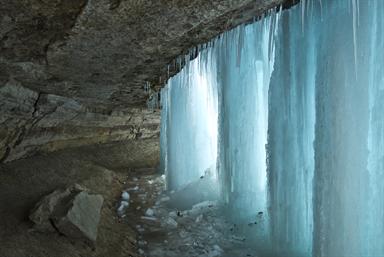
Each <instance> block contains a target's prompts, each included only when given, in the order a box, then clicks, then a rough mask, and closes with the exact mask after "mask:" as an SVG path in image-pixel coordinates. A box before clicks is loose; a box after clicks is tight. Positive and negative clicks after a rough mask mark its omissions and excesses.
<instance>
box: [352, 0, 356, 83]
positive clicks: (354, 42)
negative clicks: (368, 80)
mask: <svg viewBox="0 0 384 257" xmlns="http://www.w3.org/2000/svg"><path fill="white" fill-rule="evenodd" d="M351 1H352V26H353V55H354V62H355V76H356V80H357V39H356V37H357V35H356V33H357V31H356V30H357V19H358V17H357V15H358V7H357V6H356V3H357V2H356V1H357V0H351Z"/></svg>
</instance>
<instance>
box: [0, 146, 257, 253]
mask: <svg viewBox="0 0 384 257" xmlns="http://www.w3.org/2000/svg"><path fill="white" fill-rule="evenodd" d="M135 143H136V144H135ZM137 144H138V142H127V143H125V144H124V143H121V145H120V146H118V147H117V146H116V144H112V145H108V144H105V145H98V146H95V148H90V147H86V148H76V149H67V150H63V151H58V152H55V153H49V154H47V155H41V156H36V157H34V158H30V159H24V160H18V161H14V162H10V163H6V164H1V165H0V206H1V208H0V228H1V229H0V242H1V244H0V256H5V257H86V256H90V257H106V256H108V257H129V256H133V257H136V256H152V257H167V256H169V257H183V256H186V257H194V256H201V257H202V256H208V257H214V256H227V257H237V256H257V255H256V254H255V250H254V249H252V248H251V247H249V244H248V242H247V238H245V237H242V236H239V235H238V233H236V232H237V229H238V227H239V226H240V224H233V223H231V222H229V221H227V220H226V219H225V218H224V217H223V209H222V207H221V206H220V205H218V204H217V202H215V201H205V202H202V203H196V202H195V203H193V202H191V203H193V204H194V205H193V207H192V206H183V207H181V208H178V207H177V204H176V205H175V204H174V202H173V203H172V201H174V199H178V201H179V202H181V201H180V197H183V194H186V195H190V189H188V190H187V191H185V190H184V192H182V191H180V192H173V194H168V193H167V192H166V191H165V190H164V177H163V176H162V175H161V174H159V173H157V171H156V169H155V168H154V167H155V166H156V164H157V162H158V159H157V158H158V152H157V150H156V149H158V145H157V144H158V142H157V141H155V140H144V141H142V142H140V145H137ZM135 152H137V153H136V155H135V154H134V153H135ZM124 154H125V155H126V158H125V159H126V160H124V158H122V156H123V155H124ZM108 160H109V161H108ZM122 160H124V161H123V162H122ZM73 183H77V184H79V185H81V186H84V187H86V188H88V189H89V190H90V191H91V192H92V193H95V194H99V195H101V196H102V197H103V198H104V204H103V207H102V209H101V217H100V224H99V227H98V236H97V241H96V244H95V247H90V246H89V245H88V244H85V243H83V242H81V241H79V240H72V239H71V238H68V237H67V236H64V235H60V234H57V233H40V232H36V231H35V230H34V229H32V225H33V224H32V223H31V222H30V221H29V220H28V216H29V214H30V211H31V210H32V209H33V207H34V205H35V204H36V203H37V202H38V201H39V200H40V199H41V198H42V197H43V196H45V195H47V194H50V193H51V192H53V191H54V190H57V189H58V188H62V187H65V186H68V185H72V184H73ZM123 192H126V193H127V194H126V195H122V193H123ZM186 192H187V193H186ZM127 195H129V196H128V197H129V199H128V200H127V201H128V203H129V206H127V207H125V208H124V211H122V212H119V211H118V208H119V207H120V204H121V201H122V200H124V199H122V197H123V198H124V197H127ZM175 196H177V197H175ZM198 199H199V201H200V200H201V199H200V198H198ZM178 204H179V203H178ZM250 225H251V226H253V224H250ZM248 226H249V224H248Z"/></svg>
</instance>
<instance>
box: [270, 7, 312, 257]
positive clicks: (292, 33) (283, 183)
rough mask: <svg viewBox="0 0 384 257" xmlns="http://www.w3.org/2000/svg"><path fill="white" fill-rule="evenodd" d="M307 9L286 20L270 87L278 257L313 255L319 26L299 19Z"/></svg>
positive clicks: (273, 236)
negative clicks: (314, 148)
mask: <svg viewBox="0 0 384 257" xmlns="http://www.w3.org/2000/svg"><path fill="white" fill-rule="evenodd" d="M306 4H307V3H306V2H305V1H302V2H301V5H298V6H295V7H294V8H292V9H290V10H289V11H285V12H284V13H283V15H282V18H281V22H280V23H279V26H278V32H277V34H278V37H277V39H276V55H275V68H274V71H273V74H272V78H271V84H270V86H269V123H268V126H269V129H268V175H269V176H268V184H269V185H268V192H269V204H268V205H269V215H270V226H271V239H272V244H273V245H275V246H278V247H275V252H276V253H275V254H276V255H278V256H296V257H299V256H310V254H311V252H312V231H313V214H312V180H313V172H314V151H313V141H314V136H315V101H314V100H315V79H316V67H317V66H316V59H317V56H316V50H317V49H318V45H317V33H316V32H317V31H316V28H317V24H318V22H316V20H317V19H316V17H317V16H314V15H310V16H309V15H308V11H307V12H304V16H302V15H301V14H302V10H303V8H304V7H306V6H302V5H306ZM316 8H318V6H316Z"/></svg>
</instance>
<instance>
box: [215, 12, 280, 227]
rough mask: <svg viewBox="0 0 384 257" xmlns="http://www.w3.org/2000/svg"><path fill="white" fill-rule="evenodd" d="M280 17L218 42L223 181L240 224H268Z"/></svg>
mask: <svg viewBox="0 0 384 257" xmlns="http://www.w3.org/2000/svg"><path fill="white" fill-rule="evenodd" d="M278 18H279V14H276V13H273V14H271V15H270V16H268V17H266V18H265V19H263V20H261V21H260V22H256V23H253V24H251V25H247V26H240V27H238V28H236V29H234V30H232V31H229V32H227V33H225V34H224V35H223V37H222V38H221V39H220V40H219V41H218V43H217V45H218V48H219V49H218V56H219V57H218V58H219V61H218V80H219V84H220V87H219V89H220V90H219V107H220V108H219V109H220V111H219V135H220V137H219V138H220V142H219V146H220V149H219V178H220V182H221V183H220V184H221V188H222V190H221V192H222V195H223V199H224V202H225V203H226V205H227V206H228V211H229V214H230V215H231V216H232V217H233V218H234V219H235V220H237V221H239V222H241V221H243V222H252V221H255V220H256V219H257V217H258V214H259V213H260V214H262V216H263V217H264V218H263V219H264V221H266V215H267V210H266V199H267V173H266V170H267V168H266V150H265V146H266V144H267V130H268V88H269V80H270V76H271V72H272V69H273V60H274V57H273V56H274V48H273V46H274V44H273V42H272V40H273V38H274V36H275V29H274V28H275V25H276V24H277V21H278ZM260 214H259V218H260ZM260 225H262V224H260ZM265 228H266V227H265ZM265 228H260V230H262V229H265Z"/></svg>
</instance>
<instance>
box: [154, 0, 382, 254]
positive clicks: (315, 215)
mask: <svg viewBox="0 0 384 257" xmlns="http://www.w3.org/2000/svg"><path fill="white" fill-rule="evenodd" d="M383 16H384V1H382V0H369V1H359V0H337V1H336V0H303V1H301V3H300V4H299V5H297V6H295V7H294V8H291V9H289V10H285V11H283V12H282V13H274V12H272V13H269V15H267V16H266V17H265V18H263V19H261V20H260V21H257V22H255V23H252V24H249V25H246V26H240V27H238V28H236V29H234V30H231V31H228V32H226V33H224V34H223V35H221V36H220V37H219V38H217V39H215V40H214V41H213V42H211V43H210V44H209V46H208V48H206V49H204V50H203V51H200V53H199V55H198V57H197V58H196V59H195V60H193V61H189V60H187V61H186V63H187V64H186V67H185V68H184V69H183V70H182V71H181V73H179V74H178V75H176V76H175V77H173V78H172V79H171V80H170V81H169V83H168V85H167V89H168V91H166V92H165V93H164V95H166V96H165V97H163V100H162V101H165V102H166V104H165V105H163V106H166V107H163V112H166V114H163V120H165V121H166V123H163V124H162V136H163V135H165V137H162V147H164V149H165V150H164V151H162V153H164V154H162V159H164V160H163V162H164V166H165V170H166V171H167V174H168V176H167V177H168V184H169V186H170V188H177V187H179V186H180V185H183V184H185V183H188V182H190V181H192V180H194V179H196V178H197V177H199V176H200V175H202V174H203V173H204V170H206V169H207V168H209V167H211V168H212V170H215V164H216V153H217V164H218V165H217V167H218V181H219V183H220V188H221V191H220V192H221V196H222V199H223V202H224V203H225V205H226V206H227V209H228V214H229V215H230V216H231V217H232V219H233V220H235V221H236V223H238V224H240V223H244V222H251V221H255V220H257V221H258V222H259V221H260V220H259V218H260V213H261V215H262V216H263V218H262V222H261V224H260V222H259V224H258V226H256V228H257V229H256V230H255V231H253V232H252V233H255V234H257V236H256V239H257V240H258V242H260V241H262V242H263V243H262V244H264V245H265V246H268V247H269V246H273V247H271V249H270V250H271V251H272V248H274V249H273V254H272V256H282V257H287V256H292V257H301V256H303V257H309V256H314V257H379V256H384V243H383V241H382V239H383V238H384V202H383V199H384V183H383V181H384V17H383ZM212 106H213V107H212ZM212 117H214V118H212ZM162 122H163V121H162ZM217 122H218V124H217ZM163 125H164V128H163ZM164 131H165V132H164ZM216 136H217V137H216ZM165 138H166V139H165ZM216 138H217V140H218V141H215V140H216ZM216 143H218V144H217V148H216ZM266 145H267V148H266ZM268 242H270V243H271V244H268Z"/></svg>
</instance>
